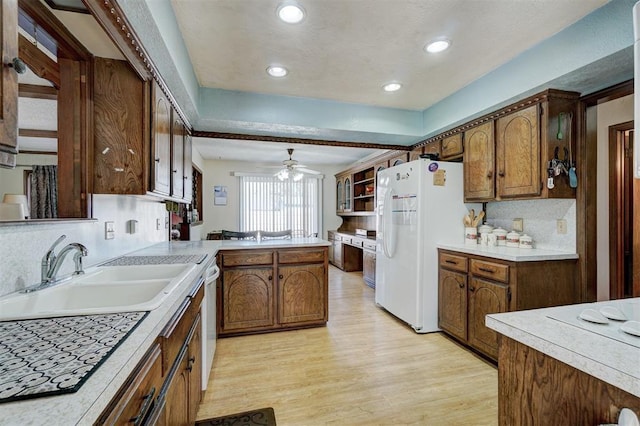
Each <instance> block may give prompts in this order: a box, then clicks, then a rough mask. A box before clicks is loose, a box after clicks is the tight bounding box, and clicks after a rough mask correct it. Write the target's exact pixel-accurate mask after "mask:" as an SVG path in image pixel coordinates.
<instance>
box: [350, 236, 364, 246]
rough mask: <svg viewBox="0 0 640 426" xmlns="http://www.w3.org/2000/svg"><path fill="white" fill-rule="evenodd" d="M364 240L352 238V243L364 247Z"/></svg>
mask: <svg viewBox="0 0 640 426" xmlns="http://www.w3.org/2000/svg"><path fill="white" fill-rule="evenodd" d="M363 243H364V241H362V240H361V239H360V238H351V245H352V246H356V247H363Z"/></svg>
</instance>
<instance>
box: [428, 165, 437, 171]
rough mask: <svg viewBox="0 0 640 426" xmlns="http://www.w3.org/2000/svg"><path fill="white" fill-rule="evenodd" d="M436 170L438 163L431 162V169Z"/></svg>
mask: <svg viewBox="0 0 640 426" xmlns="http://www.w3.org/2000/svg"><path fill="white" fill-rule="evenodd" d="M436 170H438V163H429V171H430V172H431V173H433V172H435V171H436Z"/></svg>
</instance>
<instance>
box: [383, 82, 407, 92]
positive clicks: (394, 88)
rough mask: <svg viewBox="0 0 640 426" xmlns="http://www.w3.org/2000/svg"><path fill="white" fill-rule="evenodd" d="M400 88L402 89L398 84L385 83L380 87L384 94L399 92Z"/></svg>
mask: <svg viewBox="0 0 640 426" xmlns="http://www.w3.org/2000/svg"><path fill="white" fill-rule="evenodd" d="M400 88H402V84H400V83H387V84H385V85H384V86H382V89H383V90H384V91H385V92H396V91H398V90H400Z"/></svg>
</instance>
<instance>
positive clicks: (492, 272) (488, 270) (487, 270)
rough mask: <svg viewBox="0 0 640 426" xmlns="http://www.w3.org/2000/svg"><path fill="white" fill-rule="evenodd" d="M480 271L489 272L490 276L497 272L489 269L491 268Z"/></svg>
mask: <svg viewBox="0 0 640 426" xmlns="http://www.w3.org/2000/svg"><path fill="white" fill-rule="evenodd" d="M478 269H479V270H480V271H482V272H488V273H490V274H495V272H496V271H494V270H493V269H489V268H478Z"/></svg>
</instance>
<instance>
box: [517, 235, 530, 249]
mask: <svg viewBox="0 0 640 426" xmlns="http://www.w3.org/2000/svg"><path fill="white" fill-rule="evenodd" d="M520 248H523V249H530V248H533V238H531V237H530V236H528V235H527V234H524V235H522V236H520Z"/></svg>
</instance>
